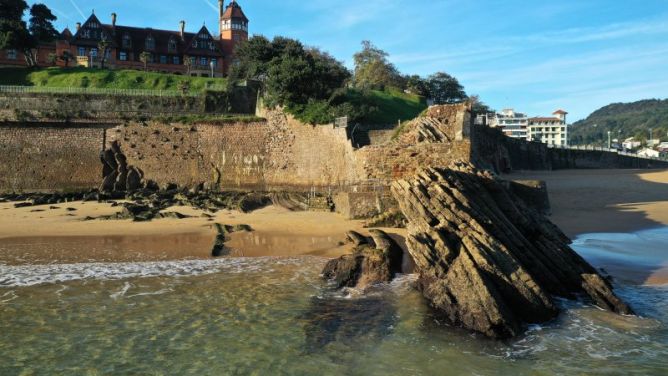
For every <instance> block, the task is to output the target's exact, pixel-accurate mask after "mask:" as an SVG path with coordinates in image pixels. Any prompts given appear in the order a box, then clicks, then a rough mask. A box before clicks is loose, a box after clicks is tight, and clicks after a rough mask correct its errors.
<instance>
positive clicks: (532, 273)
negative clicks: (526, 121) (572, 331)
mask: <svg viewBox="0 0 668 376" xmlns="http://www.w3.org/2000/svg"><path fill="white" fill-rule="evenodd" d="M392 193H393V195H394V197H395V198H396V199H397V201H398V202H399V205H400V207H401V209H402V211H403V213H404V215H405V216H406V217H407V219H408V221H409V226H408V228H409V236H408V238H407V242H408V248H409V251H410V254H411V255H412V256H413V259H414V260H415V264H416V269H417V271H418V272H419V274H420V279H419V287H420V289H421V291H422V292H423V294H424V296H425V297H426V298H427V299H428V300H429V301H430V302H431V304H432V305H433V306H434V307H435V308H436V309H438V310H440V311H441V312H443V313H444V314H445V315H446V316H447V318H448V319H449V320H450V321H451V322H453V323H456V324H460V325H462V326H464V327H466V328H468V329H472V330H475V331H478V332H481V333H484V334H485V335H487V336H489V337H493V338H506V337H512V336H515V335H518V334H520V333H521V332H522V328H523V324H524V323H536V322H544V321H547V320H550V319H552V318H554V317H555V316H556V315H557V313H558V309H557V307H556V305H555V304H554V302H553V300H552V296H553V295H556V296H561V297H566V298H573V297H575V296H576V295H577V294H586V295H588V296H589V297H590V298H591V299H592V300H593V301H594V302H595V303H596V304H597V305H598V306H600V307H601V308H604V309H607V310H610V311H614V312H618V313H622V314H629V313H632V311H631V309H630V308H629V307H628V306H627V305H626V304H625V303H624V302H623V301H621V300H620V299H619V298H618V297H617V296H615V294H614V293H613V291H612V287H611V285H610V284H609V283H608V282H607V281H606V280H604V279H603V278H602V277H601V276H600V275H599V274H598V273H597V272H596V270H595V269H594V268H593V267H592V266H590V265H589V264H588V263H587V262H586V261H585V260H584V259H582V258H581V257H580V256H579V255H578V254H577V253H575V251H573V250H572V249H571V248H570V247H569V243H570V240H569V239H568V238H567V237H566V236H565V235H564V234H563V233H562V232H561V231H560V230H559V229H558V228H557V227H556V226H555V225H553V224H552V223H551V222H550V221H548V220H547V219H546V218H545V217H543V216H542V215H540V214H539V213H538V212H537V211H536V210H534V209H532V208H530V207H529V206H527V205H526V204H524V203H523V202H522V200H521V199H519V198H518V197H517V196H515V195H514V194H513V193H512V192H511V191H510V190H509V189H507V188H505V187H504V184H502V183H500V182H499V181H497V180H496V179H495V178H494V177H493V176H492V175H491V173H489V172H487V171H482V170H478V169H476V168H474V167H473V166H472V165H470V164H467V163H462V162H457V163H454V164H452V165H451V166H450V167H449V168H448V169H436V168H429V169H424V170H422V171H420V172H419V173H418V174H417V175H416V176H415V177H413V178H411V179H408V180H400V181H397V182H395V183H394V184H393V186H392Z"/></svg>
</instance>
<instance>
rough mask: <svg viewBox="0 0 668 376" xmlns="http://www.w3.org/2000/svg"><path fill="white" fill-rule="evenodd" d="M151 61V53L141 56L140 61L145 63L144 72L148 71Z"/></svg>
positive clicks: (143, 53) (144, 53)
mask: <svg viewBox="0 0 668 376" xmlns="http://www.w3.org/2000/svg"><path fill="white" fill-rule="evenodd" d="M150 59H151V54H150V53H149V52H146V51H144V52H142V53H141V54H139V61H141V62H142V63H144V72H146V70H147V69H148V61H149V60H150Z"/></svg>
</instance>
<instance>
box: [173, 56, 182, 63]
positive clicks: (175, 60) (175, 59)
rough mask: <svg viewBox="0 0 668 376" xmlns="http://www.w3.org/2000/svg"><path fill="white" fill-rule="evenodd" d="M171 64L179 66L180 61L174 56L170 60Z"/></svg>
mask: <svg viewBox="0 0 668 376" xmlns="http://www.w3.org/2000/svg"><path fill="white" fill-rule="evenodd" d="M172 64H174V65H179V64H181V62H180V59H179V57H178V56H174V57H173V58H172Z"/></svg>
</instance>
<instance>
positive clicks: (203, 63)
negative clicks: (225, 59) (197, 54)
mask: <svg viewBox="0 0 668 376" xmlns="http://www.w3.org/2000/svg"><path fill="white" fill-rule="evenodd" d="M199 65H203V66H206V58H205V57H201V58H200V59H199Z"/></svg>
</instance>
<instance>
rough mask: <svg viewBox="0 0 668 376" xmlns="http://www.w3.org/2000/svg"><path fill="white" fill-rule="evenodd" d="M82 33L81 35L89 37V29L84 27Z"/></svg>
mask: <svg viewBox="0 0 668 376" xmlns="http://www.w3.org/2000/svg"><path fill="white" fill-rule="evenodd" d="M82 35H83V37H84V38H87V39H89V38H90V30H88V29H84V30H83V32H82Z"/></svg>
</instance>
